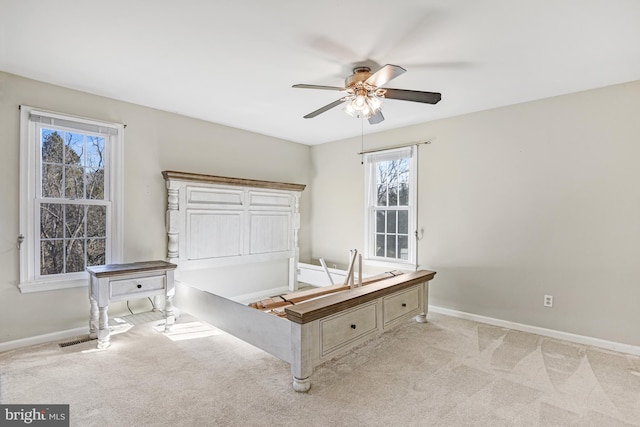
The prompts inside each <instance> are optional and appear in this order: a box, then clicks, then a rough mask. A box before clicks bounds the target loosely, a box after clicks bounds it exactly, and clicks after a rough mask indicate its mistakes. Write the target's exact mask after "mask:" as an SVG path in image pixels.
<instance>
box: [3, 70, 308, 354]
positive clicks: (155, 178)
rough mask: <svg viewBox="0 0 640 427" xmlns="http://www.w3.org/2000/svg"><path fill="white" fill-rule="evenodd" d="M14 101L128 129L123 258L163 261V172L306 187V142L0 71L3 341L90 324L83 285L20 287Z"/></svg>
mask: <svg viewBox="0 0 640 427" xmlns="http://www.w3.org/2000/svg"><path fill="white" fill-rule="evenodd" d="M20 104H24V105H29V106H33V107H38V108H42V109H48V110H53V111H58V112H62V113H68V114H75V115H80V116H85V117H91V118H95V119H101V120H109V121H114V122H119V123H125V124H126V125H127V128H126V130H125V149H124V151H125V224H124V227H125V248H124V261H125V262H133V261H141V260H149V259H164V258H165V257H166V234H165V224H164V215H165V209H166V190H165V183H164V180H163V178H162V175H161V171H163V170H176V171H185V172H195V173H205V174H213V175H222V176H232V177H239V178H251V179H261V180H271V181H280V182H292V183H297V184H308V183H309V179H310V176H309V169H310V163H311V159H310V148H309V147H308V146H305V145H301V144H296V143H292V142H288V141H283V140H279V139H276V138H271V137H267V136H264V135H259V134H255V133H250V132H245V131H241V130H238V129H233V128H229V127H225V126H221V125H215V124H212V123H208V122H204V121H199V120H194V119H190V118H186V117H182V116H178V115H175V114H170V113H166V112H162V111H158V110H153V109H150V108H145V107H141V106H137V105H133V104H127V103H124V102H119V101H115V100H112V99H108V98H103V97H98V96H94V95H90V94H87V93H83V92H78V91H73V90H69V89H65V88H62V87H58V86H52V85H48V84H44V83H40V82H36V81H33V80H29V79H25V78H21V77H18V76H15V75H11V74H6V73H2V72H0V144H1V146H2V155H1V156H0V182H2V186H0V201H1V202H0V307H1V309H0V325H2V327H1V328H0V343H1V342H5V341H12V340H16V339H20V338H25V337H31V336H35V335H41V334H47V333H52V332H57V331H60V330H66V329H74V328H78V327H83V326H86V325H88V312H89V304H88V296H87V290H86V288H76V289H70V290H60V291H50V292H39V293H32V294H21V293H20V291H19V290H18V278H19V272H18V263H19V261H18V250H17V248H16V239H17V236H18V233H19V230H18V223H19V221H18V198H19V194H18V186H19V181H18V177H19V171H18V160H19V111H18V105H20ZM309 201H310V194H308V192H307V191H305V192H303V193H302V197H301V200H300V210H301V214H302V218H301V232H300V255H301V257H302V258H303V259H304V258H305V257H307V258H308V256H309V253H310V246H309V237H308V230H309V228H310V227H309V211H310V208H309V206H310V204H309ZM285 280H286V274H285ZM284 285H286V281H285V283H284ZM120 308H122V307H120ZM146 308H148V307H146ZM117 309H118V307H114V308H113V310H117ZM113 310H111V309H110V312H111V311H113Z"/></svg>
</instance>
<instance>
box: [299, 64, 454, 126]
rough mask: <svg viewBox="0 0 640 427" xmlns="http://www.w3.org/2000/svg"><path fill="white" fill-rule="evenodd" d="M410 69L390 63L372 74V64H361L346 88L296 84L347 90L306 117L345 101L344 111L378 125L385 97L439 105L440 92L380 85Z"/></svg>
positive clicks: (305, 86) (348, 79) (309, 87)
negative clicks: (367, 65) (368, 65)
mask: <svg viewBox="0 0 640 427" xmlns="http://www.w3.org/2000/svg"><path fill="white" fill-rule="evenodd" d="M406 71H407V70H405V69H404V68H402V67H400V66H398V65H391V64H387V65H384V66H382V67H380V69H378V70H377V71H376V72H375V73H371V69H370V68H369V67H364V66H359V67H355V68H354V69H353V74H352V75H350V76H349V77H347V78H346V79H345V82H344V87H338V86H322V85H307V84H296V85H293V87H294V88H302V89H323V90H337V91H340V92H346V93H347V95H346V96H344V97H342V98H340V99H338V100H336V101H333V102H332V103H331V104H327V105H325V106H324V107H322V108H319V109H317V110H315V111H313V112H311V113H309V114H307V115H306V116H304V118H305V119H310V118H313V117H315V116H317V115H319V114H322V113H324V112H325V111H328V110H330V109H332V108H333V107H336V106H338V105H340V104H342V103H345V107H344V111H345V112H346V113H347V114H349V115H350V116H353V117H358V118H366V119H368V120H369V123H371V124H372V125H373V124H376V123H380V122H381V121H383V120H384V116H383V115H382V112H381V109H382V102H383V99H385V98H386V99H399V100H401V101H412V102H422V103H425V104H437V103H438V101H440V98H441V97H442V95H441V94H439V93H437V92H421V91H417V90H406V89H390V88H383V87H381V86H383V85H385V84H387V83H388V82H389V81H391V80H392V79H395V78H396V77H398V76H400V75H401V74H403V73H405V72H406Z"/></svg>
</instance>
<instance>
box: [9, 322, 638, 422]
mask: <svg viewBox="0 0 640 427" xmlns="http://www.w3.org/2000/svg"><path fill="white" fill-rule="evenodd" d="M429 320H430V323H428V324H417V323H414V322H407V323H406V324H403V325H401V326H399V327H398V328H396V329H394V330H392V331H391V332H389V333H387V334H386V335H383V336H382V337H379V338H376V339H374V340H372V341H369V342H368V343H366V344H364V345H362V346H360V347H358V348H356V349H355V350H353V351H351V352H349V353H347V354H346V355H344V356H343V357H340V358H338V359H335V360H333V361H330V362H328V363H326V364H325V365H323V366H321V367H319V368H317V369H316V371H315V372H314V374H313V376H312V384H313V385H312V388H311V390H310V392H309V393H308V394H299V393H296V392H294V391H293V390H292V389H291V384H290V383H291V375H290V371H289V366H288V364H287V363H285V362H282V361H280V360H278V359H276V358H275V357H272V356H270V355H269V354H267V353H264V352H262V351H260V350H258V349H256V348H254V347H252V346H250V345H248V344H245V343H243V342H241V341H239V340H237V339H235V338H234V337H231V336H229V335H227V334H224V333H221V332H219V331H217V330H215V329H213V328H211V327H209V326H207V325H202V324H200V323H199V322H197V321H196V320H195V319H193V318H190V317H189V316H187V315H183V316H182V317H181V318H180V319H179V323H178V325H176V331H175V332H174V333H173V334H171V335H170V336H166V335H164V334H162V333H161V332H159V331H158V330H157V328H156V324H157V323H158V322H151V323H148V322H147V323H142V324H136V325H135V326H131V325H126V324H122V325H121V326H118V328H119V331H120V332H121V333H118V334H115V335H113V336H112V346H111V347H110V348H109V349H108V350H106V351H97V350H94V348H95V341H93V342H87V343H81V344H76V345H72V346H69V347H65V348H60V347H59V346H58V345H57V344H56V343H52V344H46V345H39V346H33V347H29V348H26V349H21V350H15V351H8V352H5V353H2V354H0V403H3V404H8V403H22V404H26V403H35V404H53V403H66V404H70V413H71V425H73V426H94V425H95V426H144V425H157V426H265V425H268V426H356V425H357V426H554V425H555V426H598V427H600V426H630V425H636V426H640V357H636V356H631V355H625V354H620V353H614V352H610V351H606V350H601V349H597V348H593V347H587V346H582V345H576V344H572V343H567V342H563V341H558V340H554V339H549V338H544V337H540V336H537V335H532V334H527V333H522V332H516V331H510V330H507V329H502V328H497V327H493V326H488V325H484V324H480V323H475V322H470V321H466V320H460V319H456V318H451V317H447V316H442V315H437V314H429ZM132 323H135V322H132ZM127 328H130V329H128V330H127Z"/></svg>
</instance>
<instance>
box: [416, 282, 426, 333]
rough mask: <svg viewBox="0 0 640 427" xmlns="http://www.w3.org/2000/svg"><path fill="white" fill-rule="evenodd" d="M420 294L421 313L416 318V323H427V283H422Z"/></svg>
mask: <svg viewBox="0 0 640 427" xmlns="http://www.w3.org/2000/svg"><path fill="white" fill-rule="evenodd" d="M420 292H421V293H422V304H421V307H420V308H421V309H422V310H421V312H420V314H418V315H417V316H416V322H418V323H427V312H428V311H429V282H428V281H427V282H424V283H423V284H422V286H421V288H420Z"/></svg>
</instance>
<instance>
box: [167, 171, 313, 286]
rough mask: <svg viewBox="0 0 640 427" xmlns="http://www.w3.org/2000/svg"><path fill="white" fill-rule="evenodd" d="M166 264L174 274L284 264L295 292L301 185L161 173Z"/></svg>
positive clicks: (192, 174)
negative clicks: (164, 187)
mask: <svg viewBox="0 0 640 427" xmlns="http://www.w3.org/2000/svg"><path fill="white" fill-rule="evenodd" d="M162 176H163V177H164V179H165V181H166V185H167V212H166V228H167V259H168V260H169V262H172V263H175V264H177V265H178V266H179V269H193V268H207V267H217V266H224V265H233V264H243V263H253V262H262V261H268V260H277V259H289V288H290V289H295V288H296V287H297V280H296V269H297V263H298V256H299V255H298V254H299V249H298V230H299V228H300V213H299V199H300V193H301V192H302V191H303V190H304V189H305V187H306V186H305V185H302V184H289V183H283V182H272V181H259V180H254V179H244V178H231V177H222V176H215V175H203V174H195V173H187V172H176V171H163V172H162Z"/></svg>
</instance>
